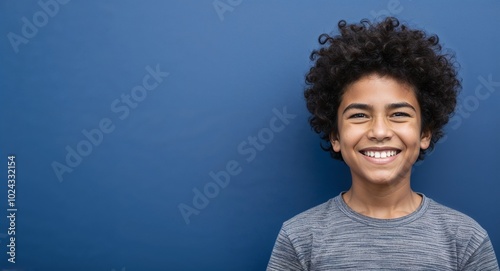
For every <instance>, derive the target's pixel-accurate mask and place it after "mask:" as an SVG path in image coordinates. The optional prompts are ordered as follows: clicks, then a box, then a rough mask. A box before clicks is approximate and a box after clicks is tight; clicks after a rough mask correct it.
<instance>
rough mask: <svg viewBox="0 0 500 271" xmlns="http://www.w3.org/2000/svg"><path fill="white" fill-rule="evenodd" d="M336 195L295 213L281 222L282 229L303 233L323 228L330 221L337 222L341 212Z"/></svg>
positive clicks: (288, 231)
mask: <svg viewBox="0 0 500 271" xmlns="http://www.w3.org/2000/svg"><path fill="white" fill-rule="evenodd" d="M338 197H339V196H337V197H334V198H332V199H329V200H328V201H326V202H324V203H322V204H320V205H317V206H315V207H312V208H310V209H308V210H306V211H304V212H302V213H300V214H298V215H295V216H294V217H292V218H290V219H289V220H287V221H285V222H284V223H283V230H284V231H286V232H287V233H289V234H293V233H304V232H311V231H313V230H320V229H324V228H325V227H327V226H331V222H332V221H336V222H339V219H341V214H342V212H341V211H340V209H339V208H338V206H337V203H336V200H337V198H338Z"/></svg>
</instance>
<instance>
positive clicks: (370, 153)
mask: <svg viewBox="0 0 500 271" xmlns="http://www.w3.org/2000/svg"><path fill="white" fill-rule="evenodd" d="M361 153H362V154H363V155H365V156H368V157H371V158H376V159H382V158H387V157H391V156H395V155H396V154H398V153H399V151H395V150H391V151H362V152H361Z"/></svg>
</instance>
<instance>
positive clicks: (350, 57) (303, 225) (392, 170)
mask: <svg viewBox="0 0 500 271" xmlns="http://www.w3.org/2000/svg"><path fill="white" fill-rule="evenodd" d="M338 27H339V31H340V35H338V36H329V35H327V34H323V35H321V36H320V39H319V42H320V44H321V45H325V46H323V47H322V48H320V49H319V50H315V51H313V52H312V54H311V60H314V61H315V65H314V66H313V67H312V68H311V69H310V71H309V73H308V74H307V76H306V82H307V83H308V88H307V89H306V91H305V98H306V100H307V108H308V110H309V111H310V112H311V114H312V116H311V118H310V120H309V122H310V124H311V126H312V128H313V129H314V130H315V131H316V132H317V133H319V134H320V135H321V137H322V139H324V140H325V141H327V142H328V143H329V145H330V146H329V147H328V148H325V149H327V150H328V151H330V153H331V154H332V157H333V158H336V159H339V160H342V161H344V162H345V163H346V164H347V165H348V166H349V168H350V171H351V177H352V185H351V187H350V189H349V190H348V191H346V192H343V193H341V194H340V195H338V196H337V197H335V198H333V199H330V200H329V201H327V202H326V203H323V204H321V205H319V206H316V207H314V208H312V209H310V210H307V211H305V212H303V213H301V214H299V215H297V216H295V217H294V218H292V219H290V220H288V221H286V222H285V223H284V224H283V227H282V229H281V231H280V233H279V235H278V238H277V240H276V243H275V246H274V249H273V252H272V255H271V259H270V261H269V264H268V267H267V270H268V271H271V270H279V271H284V270H482V271H484V270H499V268H498V262H497V260H496V256H495V253H494V250H493V247H492V244H491V241H490V239H489V237H488V235H487V233H486V231H485V230H484V229H483V228H482V227H481V226H480V225H479V224H478V223H477V222H475V221H474V220H473V219H471V218H470V217H468V216H466V215H464V214H462V213H460V212H458V211H455V210H452V209H450V208H448V207H445V206H443V205H441V204H439V203H437V202H435V201H433V200H432V199H430V198H427V197H426V196H425V195H423V194H420V193H416V192H414V191H413V190H412V189H411V186H410V176H411V168H412V165H413V164H414V163H415V162H416V161H417V160H421V159H423V158H424V156H425V154H426V152H427V151H429V150H431V149H432V148H433V147H434V145H435V143H436V142H437V141H438V140H439V139H440V138H441V137H442V136H443V130H442V129H443V126H444V125H445V124H446V123H447V122H448V120H449V117H450V115H451V114H452V113H453V111H454V109H455V105H456V99H457V93H458V90H459V89H460V81H459V80H458V78H457V72H456V70H455V67H454V59H453V57H452V56H450V55H446V54H442V53H441V46H440V45H439V42H438V37H437V36H435V35H433V36H428V35H427V34H426V33H425V32H423V31H421V30H414V29H410V28H408V27H407V26H405V25H400V24H399V21H398V20H397V19H395V18H387V19H385V20H384V21H382V22H380V23H378V24H370V23H369V22H368V21H365V20H363V21H361V23H360V24H351V25H348V24H347V23H346V22H345V21H340V22H339V25H338Z"/></svg>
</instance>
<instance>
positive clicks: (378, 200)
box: [342, 182, 422, 219]
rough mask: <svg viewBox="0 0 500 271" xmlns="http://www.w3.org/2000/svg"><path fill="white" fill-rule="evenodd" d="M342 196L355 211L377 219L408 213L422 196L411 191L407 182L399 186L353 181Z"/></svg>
mask: <svg viewBox="0 0 500 271" xmlns="http://www.w3.org/2000/svg"><path fill="white" fill-rule="evenodd" d="M342 197H343V199H344V201H345V203H346V204H347V205H348V206H349V207H350V208H351V209H353V210H354V211H355V212H357V213H360V214H362V215H365V216H368V217H373V218H379V219H391V218H398V217H403V216H406V215H409V214H411V213H413V212H414V211H415V210H417V209H418V207H419V206H420V204H421V202H422V197H421V196H420V195H418V194H417V193H415V192H413V191H412V189H411V187H410V183H409V182H407V184H405V185H402V186H399V187H378V186H374V187H363V186H358V185H355V183H353V185H352V187H351V188H350V189H349V190H348V191H347V192H346V193H344V194H343V195H342Z"/></svg>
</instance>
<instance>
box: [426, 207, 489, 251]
mask: <svg viewBox="0 0 500 271" xmlns="http://www.w3.org/2000/svg"><path fill="white" fill-rule="evenodd" d="M425 217H426V219H429V221H428V222H429V223H433V224H435V225H437V226H440V227H442V228H443V229H444V230H446V231H447V233H448V234H450V235H452V237H453V239H455V240H456V241H457V245H459V244H462V245H465V246H467V244H469V242H470V241H474V240H475V242H482V241H483V240H485V239H488V234H487V232H486V230H485V229H484V228H483V227H481V225H480V224H479V223H478V222H477V221H476V220H474V219H473V218H471V217H470V216H468V215H466V214H464V213H462V212H460V211H458V210H455V209H452V208H450V207H447V206H445V205H443V204H440V203H438V202H436V201H434V200H432V199H429V208H428V210H427V214H426V216H425Z"/></svg>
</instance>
